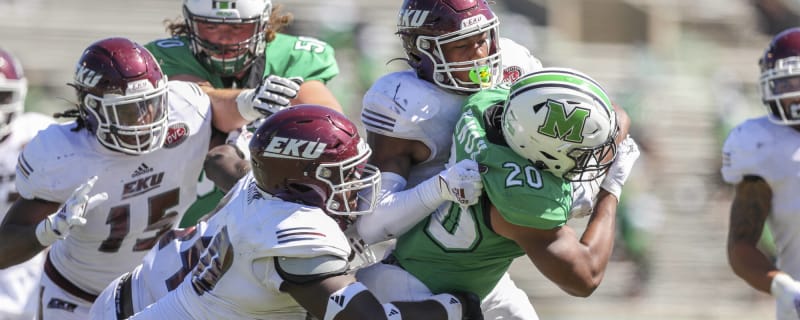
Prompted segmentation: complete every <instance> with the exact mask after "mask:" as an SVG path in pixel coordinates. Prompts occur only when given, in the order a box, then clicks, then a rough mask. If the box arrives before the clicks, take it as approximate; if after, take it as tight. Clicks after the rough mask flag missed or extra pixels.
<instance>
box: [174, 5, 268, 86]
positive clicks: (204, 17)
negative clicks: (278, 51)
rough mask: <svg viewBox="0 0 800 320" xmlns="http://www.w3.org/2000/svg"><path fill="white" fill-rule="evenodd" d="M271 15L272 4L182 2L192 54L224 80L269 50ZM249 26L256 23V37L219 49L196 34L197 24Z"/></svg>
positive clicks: (222, 46)
mask: <svg viewBox="0 0 800 320" xmlns="http://www.w3.org/2000/svg"><path fill="white" fill-rule="evenodd" d="M271 12H272V1H271V0H183V17H184V19H185V20H186V25H187V27H188V28H189V38H190V40H191V44H192V46H191V47H192V52H194V55H195V57H197V59H198V60H200V62H201V63H203V64H204V65H205V67H206V68H209V69H210V70H211V71H213V72H214V73H217V74H219V75H222V76H231V75H235V74H237V73H239V72H241V71H243V70H245V69H246V68H248V67H250V65H252V64H253V62H254V61H255V58H256V57H258V56H260V55H261V54H263V52H264V48H265V46H266V38H265V37H266V35H265V31H266V29H267V26H268V24H269V15H270V13H271ZM198 22H200V23H224V24H250V23H255V28H254V29H253V34H252V35H251V36H250V38H248V39H247V40H245V41H242V42H239V43H237V44H232V45H220V44H217V43H213V42H211V41H208V39H203V38H202V37H200V35H199V34H198V33H197V25H196V23H198ZM223 51H236V52H240V53H241V54H239V55H237V56H236V57H233V58H217V57H213V54H215V53H221V52H223Z"/></svg>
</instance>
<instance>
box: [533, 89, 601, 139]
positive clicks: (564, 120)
mask: <svg viewBox="0 0 800 320" xmlns="http://www.w3.org/2000/svg"><path fill="white" fill-rule="evenodd" d="M542 107H546V108H547V116H546V117H545V119H544V123H543V124H542V125H541V126H539V133H541V134H543V135H546V136H548V137H553V138H557V139H561V140H565V141H568V142H574V143H581V142H583V128H584V126H585V124H586V119H588V118H589V114H591V110H589V109H585V108H574V109H573V110H572V111H571V112H570V113H569V114H567V111H566V108H565V107H564V104H563V103H561V102H558V101H555V100H549V99H548V100H547V102H545V103H543V104H539V105H536V106H534V107H533V108H534V111H535V112H539V111H540V109H541V108H542Z"/></svg>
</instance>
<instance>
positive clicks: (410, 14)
mask: <svg viewBox="0 0 800 320" xmlns="http://www.w3.org/2000/svg"><path fill="white" fill-rule="evenodd" d="M430 13H431V12H430V11H429V10H401V11H400V21H398V22H397V24H398V25H399V26H401V27H419V26H421V25H422V24H423V23H424V22H425V19H426V18H427V17H428V14H430Z"/></svg>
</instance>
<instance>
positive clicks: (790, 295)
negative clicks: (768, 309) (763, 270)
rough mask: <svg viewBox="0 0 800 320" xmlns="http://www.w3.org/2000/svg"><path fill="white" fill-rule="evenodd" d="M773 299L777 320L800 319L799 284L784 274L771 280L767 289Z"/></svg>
mask: <svg viewBox="0 0 800 320" xmlns="http://www.w3.org/2000/svg"><path fill="white" fill-rule="evenodd" d="M769 289H770V290H769V291H770V292H771V293H772V295H773V296H774V297H775V304H776V308H775V309H776V313H777V316H778V317H777V319H779V320H784V319H800V283H798V282H797V281H794V279H792V277H791V276H790V275H788V274H785V273H779V274H778V275H776V276H775V277H774V278H772V284H771V285H770V288H769Z"/></svg>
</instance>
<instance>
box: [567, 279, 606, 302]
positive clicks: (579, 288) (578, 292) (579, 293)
mask: <svg viewBox="0 0 800 320" xmlns="http://www.w3.org/2000/svg"><path fill="white" fill-rule="evenodd" d="M599 286H600V281H599V280H598V281H589V282H583V283H579V284H575V285H572V286H569V287H563V288H562V289H564V291H565V292H567V293H568V294H569V295H571V296H575V297H580V298H588V297H589V296H591V295H592V293H594V291H595V290H597V288H598V287H599Z"/></svg>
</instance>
